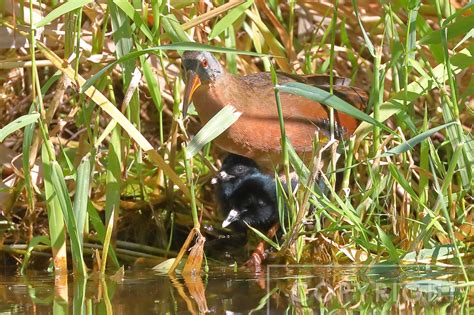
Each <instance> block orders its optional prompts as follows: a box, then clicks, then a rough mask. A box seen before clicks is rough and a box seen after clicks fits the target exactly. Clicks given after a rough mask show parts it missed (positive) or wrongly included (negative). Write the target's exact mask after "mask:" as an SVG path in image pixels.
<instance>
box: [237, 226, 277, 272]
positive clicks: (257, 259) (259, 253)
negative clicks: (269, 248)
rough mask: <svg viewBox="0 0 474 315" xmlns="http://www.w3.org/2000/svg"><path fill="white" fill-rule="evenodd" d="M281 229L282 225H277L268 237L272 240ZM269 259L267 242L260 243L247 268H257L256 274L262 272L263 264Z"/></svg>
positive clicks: (246, 263)
mask: <svg viewBox="0 0 474 315" xmlns="http://www.w3.org/2000/svg"><path fill="white" fill-rule="evenodd" d="M279 228H280V224H279V223H276V224H275V225H274V226H272V227H271V228H270V230H268V232H267V237H268V238H270V239H272V238H273V237H274V236H275V235H276V232H277V231H278V229H279ZM266 258H267V254H266V253H265V241H260V242H259V243H258V245H257V247H256V248H255V250H254V251H253V253H252V255H250V258H249V259H248V260H247V261H246V262H245V264H244V265H245V266H247V267H253V268H255V272H260V271H261V267H262V262H263V261H264V260H265V259H266Z"/></svg>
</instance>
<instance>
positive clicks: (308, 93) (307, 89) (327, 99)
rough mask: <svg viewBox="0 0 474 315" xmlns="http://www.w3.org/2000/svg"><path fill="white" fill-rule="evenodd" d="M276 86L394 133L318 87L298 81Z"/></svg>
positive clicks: (283, 90)
mask: <svg viewBox="0 0 474 315" xmlns="http://www.w3.org/2000/svg"><path fill="white" fill-rule="evenodd" d="M276 88H277V89H278V90H280V91H282V92H287V93H291V94H295V95H300V96H303V97H306V98H309V99H311V100H313V101H316V102H320V103H322V104H325V105H328V106H331V107H332V108H334V109H336V110H337V111H340V112H343V113H345V114H347V115H350V116H352V117H354V118H357V119H359V120H362V121H365V122H368V123H370V124H372V125H375V126H377V127H380V128H381V129H383V130H385V131H387V132H389V133H392V134H393V133H394V132H393V131H392V130H391V129H390V128H388V127H387V126H385V125H383V124H381V123H380V122H378V121H376V120H375V119H374V118H372V117H371V116H369V115H367V114H366V113H364V112H362V111H361V110H359V109H357V108H355V107H354V106H352V105H351V104H349V103H348V102H346V101H344V100H342V99H340V98H339V97H337V96H336V95H332V94H330V93H329V92H327V91H325V90H322V89H320V88H317V87H314V86H310V85H307V84H304V83H299V82H290V83H286V84H284V85H277V86H276Z"/></svg>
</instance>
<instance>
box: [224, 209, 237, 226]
mask: <svg viewBox="0 0 474 315" xmlns="http://www.w3.org/2000/svg"><path fill="white" fill-rule="evenodd" d="M239 218H240V212H238V211H237V210H234V209H232V210H230V212H229V214H228V215H227V218H225V220H224V222H222V227H223V228H225V227H228V226H229V224H231V223H232V222H234V221H236V220H238V219H239Z"/></svg>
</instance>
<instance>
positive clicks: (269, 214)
mask: <svg viewBox="0 0 474 315" xmlns="http://www.w3.org/2000/svg"><path fill="white" fill-rule="evenodd" d="M229 205H230V211H229V213H228V215H227V217H226V219H225V220H224V222H222V227H227V226H229V225H230V224H232V223H233V224H234V226H236V227H240V228H241V229H245V228H246V227H247V224H248V225H250V226H252V227H254V228H256V229H258V230H260V231H261V232H264V233H266V232H267V231H268V230H269V229H270V228H271V227H272V226H273V225H275V223H277V222H278V202H277V196H276V186H275V180H274V179H273V178H272V177H270V176H267V175H264V174H261V173H258V174H252V175H249V176H246V177H245V178H244V179H243V180H242V181H241V182H240V184H239V185H238V186H236V188H235V190H234V191H233V193H232V194H231V196H230V198H229Z"/></svg>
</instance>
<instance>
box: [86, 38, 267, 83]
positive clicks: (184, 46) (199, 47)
mask: <svg viewBox="0 0 474 315" xmlns="http://www.w3.org/2000/svg"><path fill="white" fill-rule="evenodd" d="M161 50H182V51H184V50H187V51H204V50H205V51H209V52H216V53H232V54H239V55H248V56H254V57H263V56H268V55H266V54H260V53H256V52H251V51H243V50H237V49H231V48H223V47H215V46H211V45H205V44H199V43H193V42H179V43H173V44H169V45H160V46H155V47H150V48H146V49H142V50H138V51H133V52H131V53H129V54H127V55H125V56H123V57H122V58H120V59H117V60H116V61H114V62H112V63H110V64H108V65H107V66H105V67H103V68H102V69H100V70H99V71H98V72H97V73H96V74H95V75H93V76H92V77H90V78H89V79H88V80H87V81H86V83H85V84H84V85H83V86H82V89H81V91H85V90H87V89H88V88H89V87H91V86H92V84H94V82H95V81H96V80H97V79H98V78H99V77H101V76H102V75H103V74H104V73H105V72H107V71H108V70H109V69H111V68H113V67H114V66H115V65H117V64H119V63H122V62H125V61H128V60H131V59H135V58H138V57H140V56H142V55H144V54H150V53H156V52H158V51H161Z"/></svg>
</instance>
